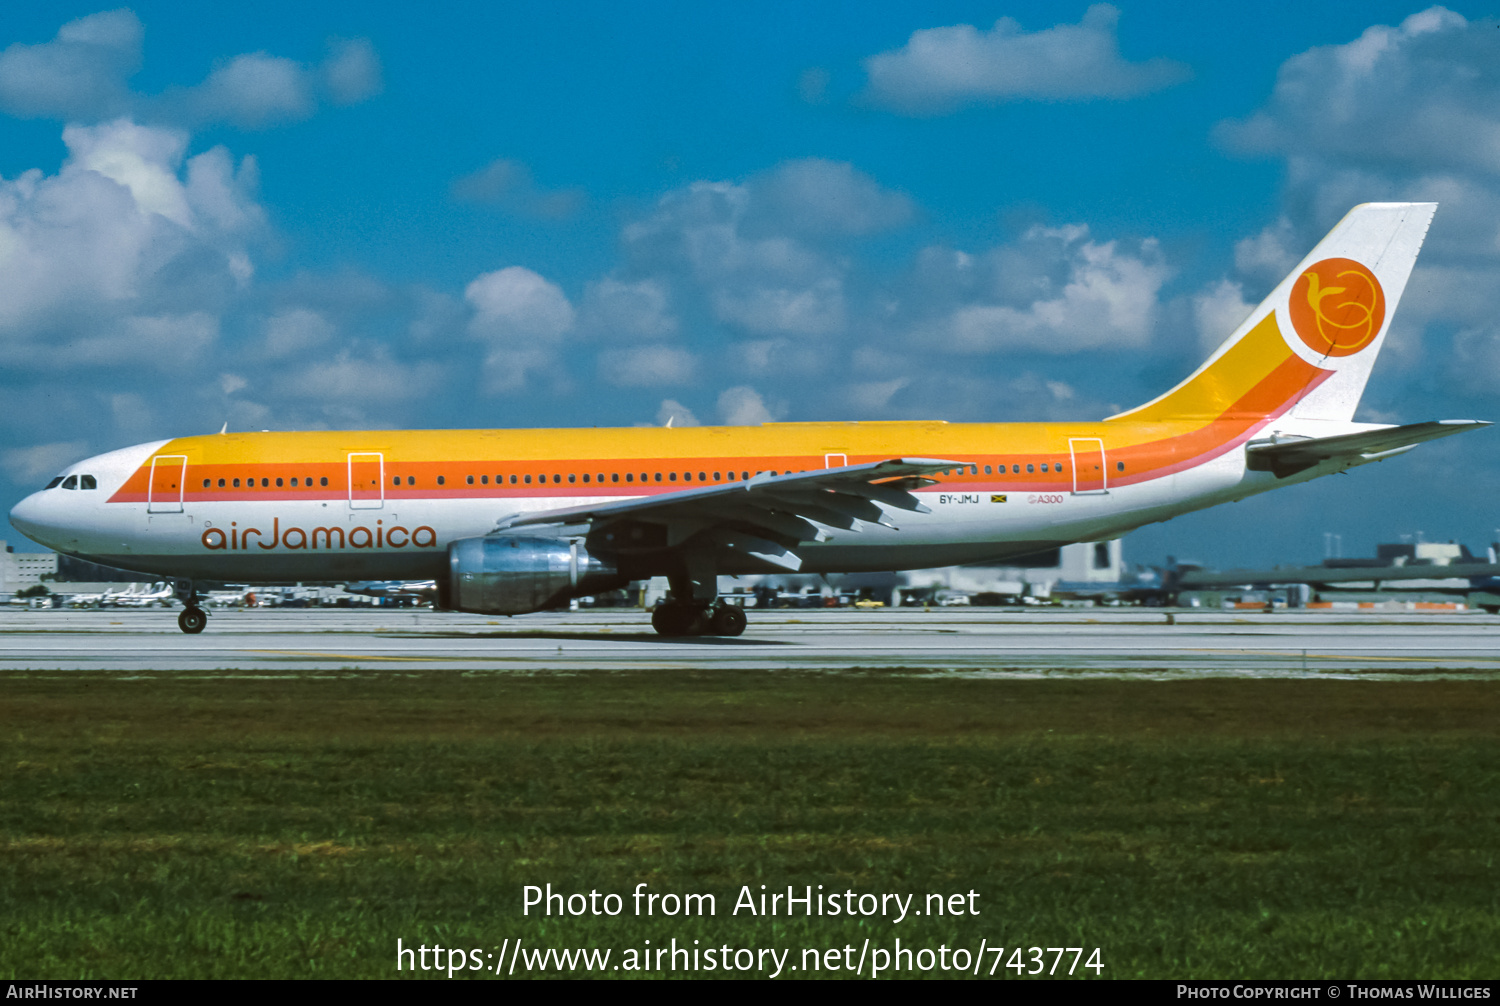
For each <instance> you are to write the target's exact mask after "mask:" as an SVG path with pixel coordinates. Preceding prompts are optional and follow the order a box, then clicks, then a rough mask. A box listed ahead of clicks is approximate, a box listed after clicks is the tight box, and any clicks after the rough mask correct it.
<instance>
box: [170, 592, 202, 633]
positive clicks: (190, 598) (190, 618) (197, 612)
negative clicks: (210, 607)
mask: <svg viewBox="0 0 1500 1006" xmlns="http://www.w3.org/2000/svg"><path fill="white" fill-rule="evenodd" d="M175 586H176V588H177V599H178V600H179V601H181V602H182V612H181V613H180V614H178V616H177V627H178V628H179V629H181V630H182V631H183V632H186V633H187V634H188V635H190V636H196V635H197V634H198V633H200V632H202V631H203V629H204V627H205V626H207V625H208V613H207V612H206V611H204V610H203V609H202V608H201V607H199V606H198V590H197V588H196V587H195V586H194V584H193V581H191V580H178V581H177V583H176V585H175Z"/></svg>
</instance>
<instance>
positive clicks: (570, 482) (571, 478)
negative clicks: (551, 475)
mask: <svg viewBox="0 0 1500 1006" xmlns="http://www.w3.org/2000/svg"><path fill="white" fill-rule="evenodd" d="M552 481H553V482H556V481H557V479H553V480H552ZM577 484H578V476H577V475H574V474H573V473H572V472H569V473H568V485H570V486H571V485H577Z"/></svg>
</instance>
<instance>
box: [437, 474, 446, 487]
mask: <svg viewBox="0 0 1500 1006" xmlns="http://www.w3.org/2000/svg"><path fill="white" fill-rule="evenodd" d="M444 481H445V480H444V479H443V476H441V475H439V476H438V485H442V484H443V482H444Z"/></svg>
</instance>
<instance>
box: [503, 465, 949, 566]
mask: <svg viewBox="0 0 1500 1006" xmlns="http://www.w3.org/2000/svg"><path fill="white" fill-rule="evenodd" d="M959 467H961V466H960V464H959V462H957V461H944V460H940V459H934V458H892V459H890V460H886V461H876V462H870V463H867V464H859V465H845V466H842V467H839V468H822V469H817V470H815V471H807V472H789V473H787V474H785V475H772V474H769V473H765V474H761V475H756V476H755V477H754V478H751V479H748V480H746V481H743V482H729V483H725V484H723V485H716V486H698V487H695V488H692V489H679V490H676V491H673V492H667V493H658V494H656V495H653V496H643V497H635V498H632V499H626V500H616V501H611V502H606V503H599V504H586V505H584V506H576V507H564V508H561V509H557V510H544V511H539V512H535V513H525V514H514V515H512V516H509V517H506V518H505V519H503V520H501V521H500V522H499V523H498V524H497V525H496V527H495V530H496V531H504V530H508V529H511V528H517V527H524V526H528V525H537V524H565V525H587V526H588V527H589V528H590V529H591V530H597V529H599V528H601V527H603V526H605V525H608V524H612V523H614V522H617V521H637V522H644V523H650V524H661V525H665V526H666V527H667V528H668V534H667V538H666V540H667V541H668V542H669V543H678V542H681V541H683V540H684V539H685V538H687V537H690V536H692V535H693V534H697V533H699V532H700V531H704V530H707V531H708V532H709V533H710V534H711V535H712V536H713V537H714V538H715V539H716V540H721V541H722V543H723V544H725V545H727V546H729V547H732V548H741V549H743V550H745V551H747V552H750V553H751V554H755V555H756V557H757V558H763V559H766V561H768V562H772V563H773V564H774V565H779V566H782V567H783V568H791V565H790V564H791V563H795V564H797V565H799V566H800V564H801V560H800V559H798V558H797V557H796V556H795V555H792V554H791V553H790V548H791V547H795V545H797V544H800V543H801V542H804V541H820V540H824V539H826V538H827V534H826V532H823V531H820V530H819V529H818V528H816V527H814V526H813V525H814V524H822V525H824V526H826V527H837V528H842V529H844V530H848V531H853V530H858V527H857V524H856V522H858V521H864V522H867V523H872V524H882V525H884V526H886V527H894V526H895V525H894V524H893V523H892V522H891V519H890V517H889V516H888V515H887V514H886V512H885V511H884V510H883V509H881V506H880V505H877V504H881V505H884V506H887V507H891V508H893V509H897V510H906V511H909V512H913V513H930V512H931V511H930V510H929V509H928V508H927V507H926V506H924V505H923V504H922V503H921V501H920V500H918V499H917V498H916V497H915V496H913V495H911V490H913V489H918V488H921V487H922V486H924V485H929V484H931V481H932V480H931V479H928V478H926V477H925V476H928V475H931V474H934V473H937V472H941V471H949V470H952V469H955V468H959ZM736 536H738V537H736ZM752 538H753V539H755V542H754V543H753V544H747V542H748V541H749V539H752ZM783 542H784V543H786V545H782V544H781V543H783ZM773 543H774V544H773ZM762 546H770V547H762ZM771 548H776V549H781V550H782V551H780V552H776V551H772V550H771ZM767 556H772V557H774V558H766V557H767Z"/></svg>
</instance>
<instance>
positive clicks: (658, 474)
mask: <svg viewBox="0 0 1500 1006" xmlns="http://www.w3.org/2000/svg"><path fill="white" fill-rule="evenodd" d="M656 481H658V482H660V481H661V472H657V473H656ZM63 488H64V489H66V488H68V487H67V486H66V485H64V486H63Z"/></svg>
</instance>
